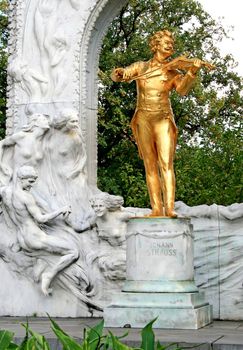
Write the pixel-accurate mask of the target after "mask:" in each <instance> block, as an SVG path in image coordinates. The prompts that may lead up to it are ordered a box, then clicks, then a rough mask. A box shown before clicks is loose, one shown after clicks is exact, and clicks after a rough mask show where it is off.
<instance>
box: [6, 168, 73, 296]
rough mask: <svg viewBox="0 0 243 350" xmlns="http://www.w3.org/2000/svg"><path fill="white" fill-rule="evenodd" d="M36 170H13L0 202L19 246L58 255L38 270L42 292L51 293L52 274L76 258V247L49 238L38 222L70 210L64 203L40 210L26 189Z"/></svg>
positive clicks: (34, 178) (28, 250) (33, 179)
mask: <svg viewBox="0 0 243 350" xmlns="http://www.w3.org/2000/svg"><path fill="white" fill-rule="evenodd" d="M37 177H38V176H37V173H36V171H35V169H34V168H33V167H31V166H22V167H20V168H19V169H18V171H17V179H16V183H15V184H14V185H9V186H4V187H1V188H0V196H1V200H2V203H3V205H4V207H5V211H7V213H8V215H9V217H10V219H11V220H12V222H13V223H14V224H15V226H16V230H17V240H18V244H19V247H20V248H21V249H23V250H24V251H26V252H30V253H31V252H34V251H45V252H48V253H51V254H53V253H54V254H57V255H60V256H61V257H60V258H59V260H58V262H57V263H56V264H54V265H52V266H47V267H46V268H45V270H44V272H42V276H41V289H42V292H43V293H44V294H45V295H48V294H50V293H51V292H52V289H51V288H50V285H51V283H52V281H53V279H54V278H55V276H56V275H57V274H58V273H59V272H60V271H62V270H63V269H65V268H66V267H68V266H69V265H70V264H72V263H73V262H74V261H76V260H77V259H78V257H79V252H78V249H77V247H76V246H75V245H74V243H72V242H71V241H70V242H69V241H67V240H65V239H63V238H61V237H58V238H57V237H53V236H51V235H48V234H46V233H45V231H44V230H43V229H42V227H41V224H44V223H47V222H50V221H51V220H53V219H54V218H56V217H57V216H59V215H61V214H63V216H64V217H65V216H67V215H68V214H69V212H70V208H69V207H68V206H64V207H62V208H60V209H58V210H56V211H53V212H50V213H45V214H44V213H42V211H41V209H40V208H39V207H38V205H37V204H36V201H35V198H34V197H33V195H32V194H31V192H30V190H31V188H32V186H33V185H34V183H35V181H36V179H37Z"/></svg>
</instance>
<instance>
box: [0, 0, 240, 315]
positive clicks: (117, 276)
mask: <svg viewBox="0 0 243 350" xmlns="http://www.w3.org/2000/svg"><path fill="white" fill-rule="evenodd" d="M126 3H127V0H52V1H50V0H12V1H11V2H10V24H9V30H10V40H9V52H10V58H9V66H8V112H7V113H8V118H7V136H6V138H5V139H4V140H2V141H1V142H0V197H1V210H0V211H1V214H0V232H1V238H0V275H1V276H2V278H5V284H4V286H2V287H1V289H0V300H4V303H1V302H0V315H6V314H9V315H12V316H26V315H32V314H33V313H36V314H37V315H38V316H45V315H46V312H48V313H49V314H50V315H52V316H60V317H62V316H63V317H65V316H71V317H74V316H91V315H100V313H101V312H102V309H103V307H104V305H106V304H107V303H109V300H110V298H111V296H112V293H113V292H116V291H117V290H120V288H121V286H122V283H123V280H124V278H125V259H126V254H125V234H126V221H127V220H128V219H129V217H131V216H135V215H143V214H144V213H145V212H146V210H142V209H131V208H130V209H129V208H124V207H123V199H122V198H121V197H119V196H113V195H111V194H107V193H102V192H101V191H99V189H98V188H97V185H96V173H97V89H98V87H97V70H98V61H99V52H100V49H101V45H102V40H103V37H104V35H105V33H106V30H107V29H108V26H109V25H110V23H111V21H112V19H113V18H114V17H115V16H116V15H117V14H118V12H119V10H120V8H121V7H122V6H123V5H125V4H126ZM213 209H214V210H212V208H211V207H208V206H200V207H198V208H197V207H194V208H189V207H187V206H186V205H184V204H183V203H177V210H178V212H179V213H180V212H181V213H182V214H185V215H186V216H191V217H193V218H194V219H193V220H194V222H193V223H194V225H195V226H194V231H195V234H196V240H195V244H196V252H197V254H196V279H197V283H198V285H200V287H201V288H204V290H205V291H206V293H207V299H208V300H209V301H210V302H211V303H213V304H215V305H216V308H215V310H216V311H215V312H216V313H215V317H219V316H220V315H221V316H222V317H224V318H226V319H227V318H228V319H234V318H235V319H239V317H241V316H239V313H241V310H242V308H241V307H238V306H239V305H240V306H241V305H243V295H242V293H241V283H242V281H241V277H240V276H241V273H240V272H241V267H243V262H242V257H241V255H240V251H239V256H238V259H236V258H235V257H232V256H231V255H230V254H228V255H227V254H224V252H222V248H221V245H220V239H221V237H220V235H223V236H222V239H223V240H224V239H225V236H224V235H227V234H228V232H229V231H230V232H231V235H230V237H228V236H227V238H228V243H227V244H228V246H230V245H232V244H233V245H237V246H241V245H242V246H243V241H240V243H239V239H238V237H239V235H238V232H239V225H240V223H242V217H243V208H242V206H240V205H235V206H234V207H229V208H221V207H219V206H216V208H215V207H213ZM219 218H220V220H221V219H222V222H220V224H219ZM202 222H203V223H202ZM231 223H233V226H232V225H231ZM202 227H203V229H202ZM205 227H206V228H205ZM219 227H220V228H221V231H220V230H219ZM114 228H115V229H114ZM210 230H211V231H210ZM232 230H233V231H232ZM197 232H198V233H197ZM232 232H236V236H237V235H238V236H237V238H236V239H235V238H234V237H235V236H234V234H233V233H232ZM232 242H233V243H232ZM202 245H203V247H204V249H203V250H202V249H201V246H202ZM219 247H220V249H219ZM213 248H214V249H213ZM217 249H218V250H217ZM241 251H242V250H241ZM220 254H221V255H220ZM220 256H221V257H222V259H223V261H222V264H223V265H224V266H226V269H225V270H223V269H222V267H221V268H219V266H218V261H219V260H220V259H221V257H220ZM205 257H206V258H205ZM208 257H209V258H208ZM225 259H226V260H227V261H225ZM236 261H237V263H236ZM234 269H235V270H234ZM208 271H210V273H209V272H208ZM219 271H220V273H221V276H220V278H221V279H222V283H225V284H224V288H219V279H218V276H219ZM212 274H213V275H212ZM228 275H232V276H233V275H234V276H237V277H236V278H235V277H234V279H233V280H229V279H228V278H227V276H228ZM232 286H234V288H235V292H234V293H232ZM16 290H18V291H19V293H20V294H21V303H19V296H18V294H17V293H16V292H15V291H16ZM219 290H223V294H222V295H219ZM29 300H31V303H30V302H29ZM220 302H222V303H223V302H224V304H227V305H229V306H228V308H226V309H225V310H224V311H222V309H220V308H221V305H220ZM12 305H14V306H12ZM60 305H61V306H60ZM235 305H238V306H235ZM219 310H220V311H219Z"/></svg>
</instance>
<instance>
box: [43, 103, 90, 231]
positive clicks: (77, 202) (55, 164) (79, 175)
mask: <svg viewBox="0 0 243 350" xmlns="http://www.w3.org/2000/svg"><path fill="white" fill-rule="evenodd" d="M46 155H47V161H48V169H49V170H48V172H49V175H50V178H49V182H51V183H50V185H49V186H50V189H51V191H52V193H53V196H55V199H56V201H57V203H58V204H59V205H63V204H64V203H69V204H70V205H71V207H72V213H71V214H70V215H69V216H68V218H67V222H68V223H69V224H70V226H72V227H73V228H74V229H75V230H76V231H78V232H81V231H83V230H85V229H87V228H88V227H89V226H90V224H89V223H87V220H88V219H89V218H90V217H91V216H92V215H94V213H93V211H92V208H91V205H90V203H89V188H88V184H87V175H86V160H87V156H86V150H85V144H84V140H83V137H82V133H81V130H80V126H79V119H78V115H77V113H76V112H75V111H74V110H73V109H64V110H63V111H62V112H61V113H60V115H59V116H58V117H56V118H55V119H54V121H53V123H52V129H51V131H50V137H49V139H48V142H47V143H46Z"/></svg>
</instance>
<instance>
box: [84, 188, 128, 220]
mask: <svg viewBox="0 0 243 350" xmlns="http://www.w3.org/2000/svg"><path fill="white" fill-rule="evenodd" d="M90 202H91V206H92V208H93V209H94V211H95V213H96V215H97V216H103V215H105V213H107V211H116V210H119V209H120V208H121V206H122V205H123V203H124V200H123V198H122V197H121V196H114V195H111V194H109V193H106V192H101V193H99V194H98V195H97V196H95V197H93V198H92V199H91V200H90Z"/></svg>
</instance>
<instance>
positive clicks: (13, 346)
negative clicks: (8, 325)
mask: <svg viewBox="0 0 243 350" xmlns="http://www.w3.org/2000/svg"><path fill="white" fill-rule="evenodd" d="M15 349H17V350H19V346H18V344H15V343H10V344H9V346H8V348H7V350H15Z"/></svg>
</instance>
